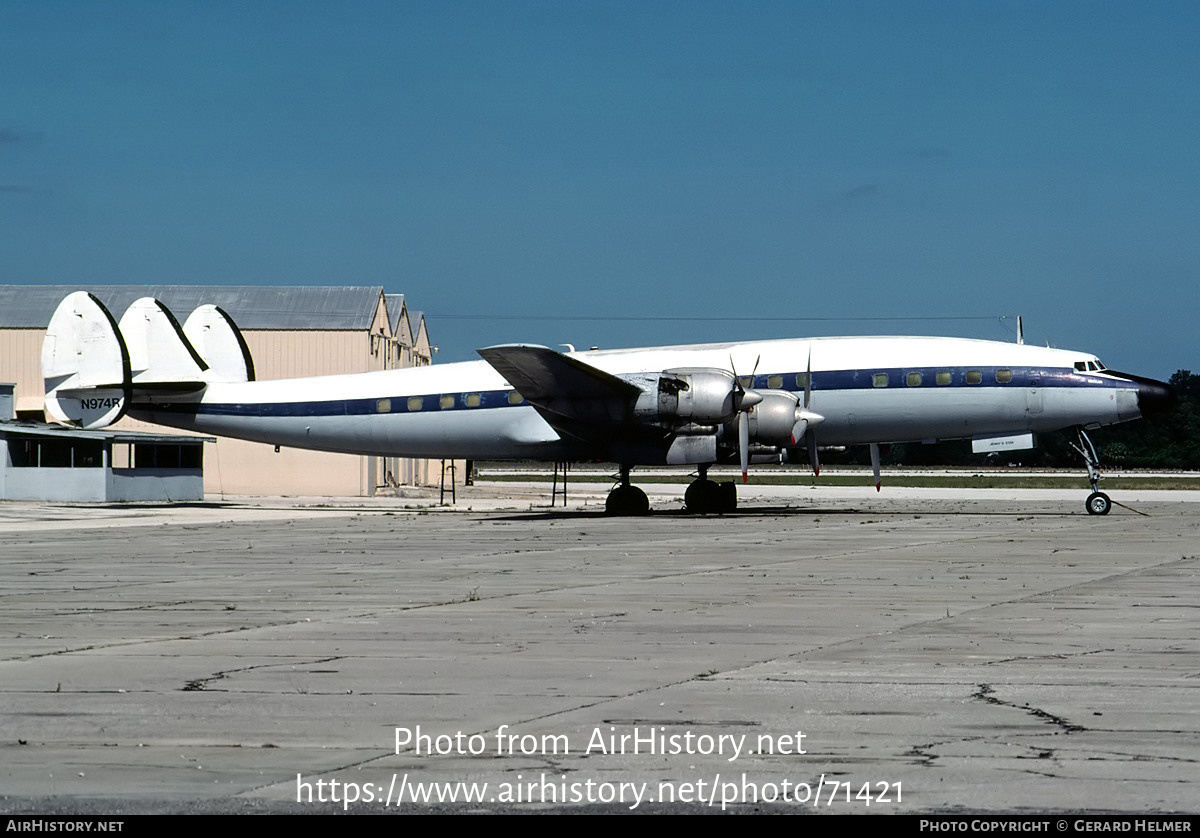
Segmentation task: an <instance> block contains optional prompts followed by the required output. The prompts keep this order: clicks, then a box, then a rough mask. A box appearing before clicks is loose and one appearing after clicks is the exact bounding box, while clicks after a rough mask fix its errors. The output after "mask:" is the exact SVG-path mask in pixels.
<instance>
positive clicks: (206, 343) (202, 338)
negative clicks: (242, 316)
mask: <svg viewBox="0 0 1200 838" xmlns="http://www.w3.org/2000/svg"><path fill="white" fill-rule="evenodd" d="M183 334H184V335H185V336H186V337H187V339H188V340H189V341H191V344H192V346H194V347H195V348H196V351H197V352H199V353H200V357H201V358H203V359H204V360H205V361H206V362H207V363H208V372H207V374H206V375H205V381H209V382H213V381H222V382H226V381H253V380H254V359H253V358H252V357H251V356H250V347H248V346H247V345H246V339H245V338H244V337H242V331H241V329H239V328H238V327H237V324H236V323H234V322H233V318H232V317H230V316H229V315H228V314H227V313H226V312H225V310H224V309H222V308H219V307H218V306H214V305H203V306H200V307H199V308H198V309H196V310H195V311H193V312H192V313H191V314H189V315H188V319H187V320H186V321H184V324H183Z"/></svg>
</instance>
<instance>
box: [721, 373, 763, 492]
mask: <svg viewBox="0 0 1200 838" xmlns="http://www.w3.org/2000/svg"><path fill="white" fill-rule="evenodd" d="M761 360H762V356H761V355H759V356H758V357H757V358H755V359H754V369H753V370H751V371H750V383H751V384H753V383H754V373H756V372H758V362H759V361H761ZM729 368H730V369H731V370H733V381H734V388H735V389H734V394H733V409H734V410H736V411H737V414H738V459H739V460H740V461H741V466H742V482H743V483H747V482H749V480H750V410H751V409H752V408H753V407H754V406H755V405H756V404H758V403H759V402H761V401H762V400H763V397H762V394H760V393H759V392H758V391H756V390H747V389H746V387H745V386H744V385H743V384H742V380H741V379H740V378H738V374H737V367H736V366H734V363H733V356H732V355H730V356H729Z"/></svg>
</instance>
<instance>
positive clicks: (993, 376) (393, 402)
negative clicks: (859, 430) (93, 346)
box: [159, 367, 1137, 417]
mask: <svg viewBox="0 0 1200 838" xmlns="http://www.w3.org/2000/svg"><path fill="white" fill-rule="evenodd" d="M1000 372H1003V373H1011V379H1010V380H1008V381H1003V380H1000V379H999V378H998V376H997V374H998V373H1000ZM914 373H916V374H919V375H920V382H919V383H916V380H915V379H914V383H913V384H909V383H908V382H909V377H910V376H911V375H913V374H914ZM939 373H941V374H942V379H943V381H945V380H946V376H947V374H948V375H949V381H948V382H946V383H938V380H937V376H938V374H939ZM812 375H813V383H812V390H813V392H814V393H816V392H830V391H838V390H842V391H846V390H884V389H893V390H909V391H916V390H946V389H951V388H965V389H971V388H994V387H1000V388H1012V387H1017V388H1021V387H1043V388H1092V387H1107V388H1130V389H1136V388H1137V384H1136V383H1135V382H1132V381H1126V380H1123V379H1119V378H1109V377H1100V376H1096V375H1088V374H1087V373H1080V372H1078V371H1076V370H1074V369H1070V368H1053V369H1048V368H1035V367H1024V368H1021V367H897V368H891V369H886V368H885V369H878V368H876V369H853V370H828V371H820V372H814V373H813V374H812ZM881 375H886V376H887V383H886V385H885V386H884V385H882V380H881V379H878V378H877V376H881ZM803 377H804V373H802V372H800V373H796V372H790V373H769V374H763V375H756V376H755V377H754V381H753V384H752V385H751V386H752V387H753V388H755V389H759V390H787V391H789V392H793V393H803V391H804V386H803ZM968 377H970V380H968ZM771 384H776V385H778V386H775V387H772V386H771ZM512 392H513V391H512V390H511V389H508V390H485V391H479V392H476V391H471V392H456V393H426V394H398V395H393V396H375V397H371V398H357V399H332V400H327V401H295V402H261V403H201V404H186V403H176V404H174V405H160V406H159V407H160V409H165V410H169V411H171V410H173V411H181V412H188V413H193V412H194V413H196V414H201V415H209V416H258V417H280V416H368V415H378V414H381V413H383V414H386V413H399V414H404V413H439V412H445V411H456V410H487V409H494V408H501V407H520V406H523V405H525V404H526V402H525V401H523V400H521V401H517V402H516V403H515V404H514V403H513V402H511V401H510V400H509V394H510V393H512ZM468 396H470V397H471V398H472V403H471V404H470V405H468V404H467V397H468ZM476 397H477V398H478V402H477V403H476V402H475V399H476ZM417 399H419V400H420V407H419V409H415V410H414V408H415V407H417V405H416V402H415V401H414V400H417ZM443 400H445V402H446V406H443Z"/></svg>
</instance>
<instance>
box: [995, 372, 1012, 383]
mask: <svg viewBox="0 0 1200 838" xmlns="http://www.w3.org/2000/svg"><path fill="white" fill-rule="evenodd" d="M1010 381H1012V370H996V382H997V383H998V384H1007V383H1008V382H1010Z"/></svg>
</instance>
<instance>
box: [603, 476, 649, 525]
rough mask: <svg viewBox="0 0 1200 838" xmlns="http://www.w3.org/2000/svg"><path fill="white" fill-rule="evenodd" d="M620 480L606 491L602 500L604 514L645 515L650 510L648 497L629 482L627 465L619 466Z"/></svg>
mask: <svg viewBox="0 0 1200 838" xmlns="http://www.w3.org/2000/svg"><path fill="white" fill-rule="evenodd" d="M619 480H620V482H619V483H618V484H617V485H616V486H615V487H614V488H613V490H612V491H611V492H609V493H608V499H607V500H605V501H604V512H605V514H606V515H622V516H626V517H628V516H632V515H645V514H646V513H647V512H649V511H650V499H649V498H647V497H646V493H645V492H643V491H642V490H641V489H639V488H638V487H637V486H634V485H633V484H631V483H630V482H629V466H621V476H620V478H619Z"/></svg>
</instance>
